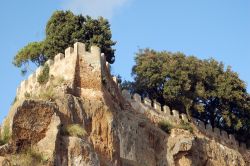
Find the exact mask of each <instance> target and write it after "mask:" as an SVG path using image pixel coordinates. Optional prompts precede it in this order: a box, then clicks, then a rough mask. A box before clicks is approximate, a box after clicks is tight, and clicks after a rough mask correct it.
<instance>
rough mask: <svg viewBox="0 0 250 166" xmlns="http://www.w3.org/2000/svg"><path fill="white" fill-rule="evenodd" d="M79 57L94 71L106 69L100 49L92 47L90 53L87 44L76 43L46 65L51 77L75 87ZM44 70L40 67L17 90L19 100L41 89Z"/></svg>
mask: <svg viewBox="0 0 250 166" xmlns="http://www.w3.org/2000/svg"><path fill="white" fill-rule="evenodd" d="M79 57H82V59H83V60H84V61H85V62H86V63H87V64H89V66H91V67H92V68H93V70H96V71H98V70H99V71H100V72H101V70H103V68H106V65H107V64H106V63H107V62H106V60H105V56H104V55H102V57H101V51H100V48H98V47H97V46H92V47H91V49H90V52H88V51H87V50H86V47H85V44H83V43H80V42H77V43H75V44H74V48H72V47H68V48H67V49H66V50H65V52H64V54H63V53H58V54H57V55H56V56H55V57H54V60H51V59H50V60H48V61H47V62H46V63H45V64H47V65H48V66H49V67H50V72H49V74H50V76H54V77H60V78H63V79H64V80H65V81H67V82H70V84H71V85H70V86H72V87H73V86H74V80H75V73H76V67H77V61H78V60H79ZM108 65H109V64H108ZM108 65H107V66H108ZM42 70H43V66H40V67H39V68H37V69H36V71H35V72H34V73H33V74H31V75H30V76H29V77H28V79H27V80H24V81H22V82H21V84H20V86H19V87H18V88H17V95H16V96H17V98H23V97H25V94H26V93H29V94H33V93H36V92H37V91H38V90H39V89H40V88H41V86H40V85H39V83H38V76H39V75H40V74H41V72H42Z"/></svg>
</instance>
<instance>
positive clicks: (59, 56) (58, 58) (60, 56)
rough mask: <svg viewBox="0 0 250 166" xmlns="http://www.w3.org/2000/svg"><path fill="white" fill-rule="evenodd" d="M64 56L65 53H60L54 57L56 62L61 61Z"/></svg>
mask: <svg viewBox="0 0 250 166" xmlns="http://www.w3.org/2000/svg"><path fill="white" fill-rule="evenodd" d="M63 58H64V54H62V53H59V54H57V55H56V56H55V57H54V62H55V63H57V62H59V61H61V60H62V59H63Z"/></svg>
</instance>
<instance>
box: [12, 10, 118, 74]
mask: <svg viewBox="0 0 250 166" xmlns="http://www.w3.org/2000/svg"><path fill="white" fill-rule="evenodd" d="M111 38H112V33H111V30H110V24H109V22H108V21H107V20H106V19H104V18H102V17H99V18H98V19H93V18H91V17H89V16H86V17H84V16H82V15H74V14H73V13H72V12H70V11H56V12H54V14H53V15H52V16H51V18H50V19H49V21H48V23H47V26H46V37H45V39H44V40H43V41H40V42H32V43H29V44H28V45H27V46H25V47H24V48H22V49H21V50H20V51H19V52H18V53H17V54H16V56H15V57H14V60H13V64H14V65H15V66H17V67H20V68H22V70H23V71H26V70H27V67H28V64H29V62H33V63H35V64H36V65H38V66H39V65H42V64H44V62H45V61H46V60H47V59H53V58H54V56H55V55H56V54H57V53H59V52H64V50H65V49H66V48H67V47H68V46H73V44H74V43H75V42H77V41H79V42H83V43H85V44H86V47H87V49H89V47H90V46H91V45H97V46H98V47H100V48H101V51H102V52H103V53H104V54H105V56H106V59H107V61H108V62H110V63H113V62H114V61H115V55H114V52H115V50H114V49H113V48H112V46H114V45H115V42H114V41H112V39H111Z"/></svg>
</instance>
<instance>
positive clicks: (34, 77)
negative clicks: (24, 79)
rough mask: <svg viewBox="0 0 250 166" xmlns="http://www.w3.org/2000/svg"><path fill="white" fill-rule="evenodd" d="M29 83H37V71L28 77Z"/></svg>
mask: <svg viewBox="0 0 250 166" xmlns="http://www.w3.org/2000/svg"><path fill="white" fill-rule="evenodd" d="M28 80H29V84H35V83H36V73H33V74H31V75H30V76H29V78H28Z"/></svg>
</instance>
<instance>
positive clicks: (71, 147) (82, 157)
mask: <svg viewBox="0 0 250 166" xmlns="http://www.w3.org/2000/svg"><path fill="white" fill-rule="evenodd" d="M64 142H67V143H68V164H67V165H68V166H100V161H99V158H98V156H97V154H96V153H95V151H94V149H93V147H92V145H91V144H90V143H89V142H88V141H87V140H86V139H81V138H78V137H64Z"/></svg>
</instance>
